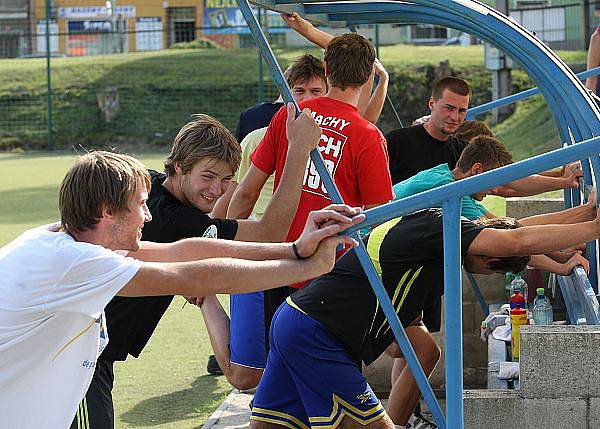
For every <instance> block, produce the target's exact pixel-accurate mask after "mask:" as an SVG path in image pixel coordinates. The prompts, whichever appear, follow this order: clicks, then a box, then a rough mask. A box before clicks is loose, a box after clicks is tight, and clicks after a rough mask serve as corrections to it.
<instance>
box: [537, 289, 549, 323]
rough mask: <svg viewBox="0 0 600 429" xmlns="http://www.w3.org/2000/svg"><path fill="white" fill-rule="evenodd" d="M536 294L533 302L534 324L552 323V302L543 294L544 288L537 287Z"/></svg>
mask: <svg viewBox="0 0 600 429" xmlns="http://www.w3.org/2000/svg"><path fill="white" fill-rule="evenodd" d="M536 292H537V296H536V297H535V300H534V302H533V321H534V322H535V324H536V325H552V320H553V314H552V304H550V300H549V299H548V297H547V296H546V295H545V294H544V288H541V287H540V288H537V290H536Z"/></svg>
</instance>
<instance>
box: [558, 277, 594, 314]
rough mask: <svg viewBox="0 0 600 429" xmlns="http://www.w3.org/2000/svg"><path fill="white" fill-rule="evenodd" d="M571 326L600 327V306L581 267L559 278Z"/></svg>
mask: <svg viewBox="0 0 600 429" xmlns="http://www.w3.org/2000/svg"><path fill="white" fill-rule="evenodd" d="M557 281H558V285H559V286H560V290H561V292H562V296H563V298H564V301H565V306H566V308H567V316H568V321H569V323H570V324H571V325H599V324H600V306H599V305H598V298H597V297H596V293H595V292H594V289H592V285H591V284H590V281H589V279H588V276H587V275H586V273H585V271H584V270H583V268H581V267H576V268H575V269H574V270H573V272H572V273H571V274H570V275H569V276H557Z"/></svg>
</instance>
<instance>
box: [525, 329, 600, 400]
mask: <svg viewBox="0 0 600 429" xmlns="http://www.w3.org/2000/svg"><path fill="white" fill-rule="evenodd" d="M598 350H600V326H524V327H522V328H521V361H520V364H521V365H520V366H521V379H520V381H521V393H522V395H523V396H524V397H526V398H577V397H582V398H589V397H600V382H599V381H600V380H599V377H598V368H599V367H600V353H598Z"/></svg>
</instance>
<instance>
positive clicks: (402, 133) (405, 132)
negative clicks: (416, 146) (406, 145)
mask: <svg viewBox="0 0 600 429" xmlns="http://www.w3.org/2000/svg"><path fill="white" fill-rule="evenodd" d="M422 128H423V125H415V126H412V127H406V128H398V129H396V130H393V131H390V132H389V133H387V134H386V136H385V138H386V140H387V141H388V142H390V141H391V142H395V141H400V140H404V139H408V138H411V137H413V136H415V135H417V134H419V132H420V129H422Z"/></svg>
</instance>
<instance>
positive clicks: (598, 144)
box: [238, 0, 600, 429]
mask: <svg viewBox="0 0 600 429" xmlns="http://www.w3.org/2000/svg"><path fill="white" fill-rule="evenodd" d="M257 3H260V4H261V5H263V6H265V7H269V8H271V9H277V10H296V11H300V12H305V13H309V14H319V15H320V16H321V15H323V16H325V17H327V19H328V20H330V21H344V23H345V26H349V25H355V24H371V23H382V22H394V23H399V22H400V23H414V22H419V23H430V24H434V25H443V26H447V27H452V28H455V29H458V30H461V31H464V32H466V33H470V34H473V35H475V36H477V37H479V38H481V39H483V40H485V41H487V42H489V43H490V44H492V45H494V46H496V47H498V48H500V49H502V50H503V51H505V52H506V53H507V54H508V55H509V56H511V57H512V58H513V59H515V60H516V61H518V62H520V63H521V65H522V67H523V69H524V70H525V71H526V72H527V73H528V75H529V76H530V77H531V78H532V80H534V82H535V83H536V84H537V85H538V86H539V88H540V92H541V93H542V95H543V96H544V97H545V99H546V101H547V103H548V107H549V109H550V111H551V112H552V114H553V116H554V118H555V121H556V123H557V127H558V132H559V135H560V138H561V140H562V141H566V142H567V144H569V146H568V147H565V148H562V149H557V150H555V151H552V152H549V153H546V154H544V155H539V156H536V157H533V158H531V159H529V160H525V161H521V162H518V163H516V164H513V165H510V166H506V167H502V168H500V169H497V170H494V171H490V172H487V173H484V174H481V175H478V176H476V177H471V178H467V179H464V180H461V181H460V182H455V183H452V184H449V185H445V186H443V187H440V188H437V189H433V190H430V191H426V192H423V193H420V194H417V195H414V196H411V197H407V198H404V199H402V200H399V201H396V202H394V203H391V204H388V205H385V206H382V207H377V208H374V209H371V210H368V211H367V212H366V215H367V219H366V221H365V222H364V223H363V224H362V225H361V228H363V227H368V226H373V225H375V224H378V223H381V222H383V221H386V220H388V219H389V218H393V217H397V216H400V215H402V214H405V213H410V212H413V211H415V210H418V209H422V208H427V207H432V206H434V205H438V206H439V204H440V203H441V204H442V207H443V211H444V265H445V272H444V286H445V294H446V299H445V310H446V311H445V317H446V401H447V407H446V408H447V410H446V411H447V422H446V419H444V416H443V414H442V412H441V409H440V407H439V404H438V403H437V401H436V400H435V396H433V392H432V390H431V386H430V385H429V383H428V381H427V377H425V374H424V373H423V371H422V368H421V367H420V365H419V363H418V360H417V359H416V356H415V355H414V351H413V350H412V347H411V346H410V343H409V342H408V339H407V337H406V333H405V332H404V329H403V328H402V326H401V324H400V322H399V320H398V317H397V315H396V313H395V311H394V308H393V307H392V305H391V303H390V300H389V297H388V296H387V294H386V293H385V289H384V288H383V285H382V284H381V281H380V279H379V277H378V276H377V274H376V273H375V271H374V268H373V265H372V263H371V261H370V258H369V257H368V255H367V253H366V250H365V249H364V246H362V245H361V246H360V247H359V248H357V249H356V250H355V251H356V252H357V255H358V257H359V260H360V261H361V264H362V265H363V267H364V269H365V272H366V273H367V276H368V278H369V281H370V282H371V284H372V286H373V290H374V292H375V294H376V296H377V299H378V300H379V301H380V304H381V306H382V310H383V311H384V313H385V315H386V317H387V318H388V321H389V323H390V326H391V327H392V330H393V332H394V334H395V335H396V338H397V340H398V344H399V345H400V348H401V349H402V351H403V353H404V355H405V357H406V358H407V363H408V365H409V367H410V369H411V371H412V372H413V374H414V377H415V380H416V381H417V384H418V385H419V388H420V389H421V392H422V393H423V396H424V398H425V400H426V401H427V404H428V405H429V407H430V409H431V410H432V413H433V416H434V419H435V421H436V423H437V424H438V426H439V427H440V428H445V427H450V428H453V429H455V428H457V429H458V428H462V427H463V424H464V421H463V403H462V297H461V294H462V289H461V263H460V262H461V261H460V229H459V228H460V223H459V216H460V210H459V201H460V198H461V197H462V196H464V195H470V194H473V193H475V192H478V191H481V190H484V189H490V188H492V187H494V186H497V185H500V184H503V183H507V182H510V181H513V180H516V179H519V178H522V177H525V176H528V175H531V174H533V173H537V172H540V171H543V170H546V169H548V168H554V167H558V166H561V165H564V164H565V163H567V162H573V161H576V160H581V159H586V158H589V160H590V164H591V165H584V168H585V169H586V170H587V171H586V183H594V182H595V183H598V182H599V180H598V178H599V177H600V176H598V175H599V174H600V158H599V156H598V154H599V153H600V137H598V136H600V120H599V118H600V111H599V110H598V107H597V106H596V103H595V102H594V100H592V98H591V97H590V95H589V94H588V93H587V91H586V90H585V88H584V87H583V85H582V84H581V82H580V81H579V80H578V79H577V78H576V76H575V75H574V74H573V73H572V72H571V71H570V69H569V68H568V67H567V66H566V65H565V64H564V62H562V60H560V59H559V58H558V57H557V56H556V55H555V54H554V53H553V52H552V51H551V50H550V49H548V48H547V47H546V46H545V45H543V43H541V42H540V41H539V40H537V39H536V38H535V37H534V36H533V35H532V34H530V32H528V31H527V30H526V29H525V28H523V27H521V26H519V25H518V24H515V23H513V22H511V21H510V20H509V19H508V18H507V17H505V16H503V15H501V14H499V13H498V12H496V11H495V10H493V9H491V8H490V7H488V6H485V5H483V4H481V3H478V2H476V1H472V0H456V1H453V0H412V2H411V3H406V2H396V1H387V2H369V1H362V2H357V1H346V2H342V3H337V2H335V1H317V0H305V1H301V2H300V1H297V0H265V1H257ZM238 4H239V6H240V9H241V10H242V13H243V14H244V17H245V18H246V21H247V22H248V25H249V27H250V28H251V30H252V34H253V36H254V37H255V40H256V43H257V45H258V46H259V49H260V50H261V52H262V54H263V56H264V57H265V60H266V62H267V63H268V64H269V68H270V70H271V73H272V75H273V79H274V80H275V82H276V83H277V85H278V86H279V88H280V91H281V93H282V95H283V97H284V99H285V100H286V101H293V99H292V97H291V93H290V91H289V88H288V87H287V84H286V83H285V80H284V79H283V76H282V75H281V70H280V69H279V66H278V65H277V62H276V60H275V57H274V56H273V53H272V51H271V50H270V48H269V46H268V43H267V42H266V40H265V39H264V34H262V31H261V30H260V27H259V26H257V25H256V23H255V21H256V20H255V18H254V16H253V15H252V12H251V10H250V8H249V6H248V3H247V0H238ZM253 22H254V23H253ZM569 132H571V133H572V135H573V138H574V140H575V142H580V143H577V144H571V142H570V139H569ZM313 152H316V154H313V153H311V159H312V160H313V162H314V164H315V166H316V167H317V170H318V171H319V174H320V176H321V178H322V180H323V181H324V183H325V186H326V189H327V191H328V193H329V195H330V197H331V199H332V201H334V202H341V198H340V196H339V192H337V189H336V188H335V184H334V183H333V180H332V179H331V178H330V176H329V174H328V172H327V170H326V169H325V168H324V165H323V161H322V158H321V156H320V154H318V151H313ZM584 164H587V163H584ZM590 167H591V168H590ZM575 198H576V196H575V195H574V194H573V195H571V198H570V199H571V200H574V199H575ZM346 233H348V234H354V236H356V229H353V230H352V231H348V232H346Z"/></svg>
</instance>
